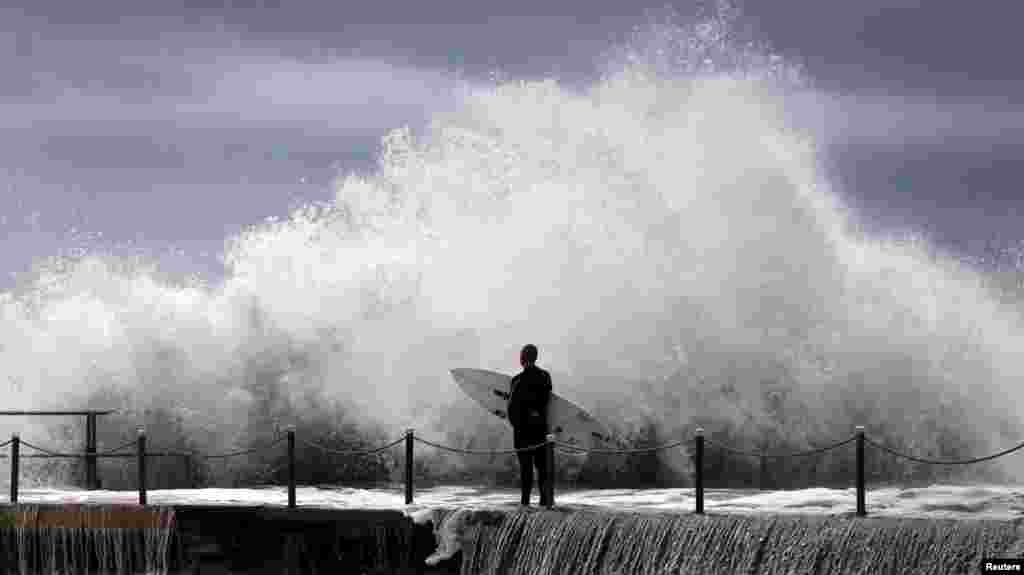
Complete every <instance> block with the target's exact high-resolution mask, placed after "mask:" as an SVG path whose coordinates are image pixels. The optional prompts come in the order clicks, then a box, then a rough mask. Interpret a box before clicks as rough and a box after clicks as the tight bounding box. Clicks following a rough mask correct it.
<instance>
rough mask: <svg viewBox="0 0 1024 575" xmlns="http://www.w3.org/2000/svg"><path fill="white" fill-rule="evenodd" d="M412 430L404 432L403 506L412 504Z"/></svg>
mask: <svg viewBox="0 0 1024 575" xmlns="http://www.w3.org/2000/svg"><path fill="white" fill-rule="evenodd" d="M412 444H413V430H411V429H406V430H405V504H406V505H411V504H412V491H413V460H412V447H413V446H412Z"/></svg>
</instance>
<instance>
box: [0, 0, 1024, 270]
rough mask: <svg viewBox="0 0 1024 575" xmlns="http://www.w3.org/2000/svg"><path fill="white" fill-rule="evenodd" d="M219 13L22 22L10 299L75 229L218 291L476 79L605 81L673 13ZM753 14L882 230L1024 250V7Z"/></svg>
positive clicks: (10, 100) (4, 173) (6, 247)
mask: <svg viewBox="0 0 1024 575" xmlns="http://www.w3.org/2000/svg"><path fill="white" fill-rule="evenodd" d="M212 4H215V3H213V2H191V1H190V2H183V3H182V2H179V3H175V2H138V1H135V2H129V1H118V2H109V1H106V2H104V1H97V2H89V3H71V2H56V1H51V0H45V1H32V2H28V1H26V2H24V5H23V6H18V5H17V4H16V3H13V2H8V3H6V4H4V5H3V6H2V7H0V69H3V71H4V73H3V76H2V78H0V133H2V135H0V240H2V243H0V273H3V277H0V288H2V287H4V286H10V285H12V283H13V279H12V278H11V277H10V276H9V274H10V273H12V272H13V273H17V272H22V271H24V270H26V269H28V268H29V267H30V265H31V262H32V261H33V260H35V259H36V258H39V257H45V256H50V255H55V254H57V253H59V252H61V251H62V250H67V249H69V248H70V247H72V246H73V244H74V241H73V238H72V236H73V235H74V234H73V233H71V232H70V230H71V229H72V228H75V229H76V233H77V232H85V233H95V232H102V233H103V235H104V237H105V240H104V241H105V242H107V243H108V244H109V245H116V244H124V243H132V244H133V245H135V246H137V247H138V248H140V249H142V250H145V251H152V252H157V253H161V254H164V255H163V256H162V257H163V260H164V263H165V265H167V266H168V268H169V269H170V270H171V271H172V272H174V271H177V272H185V271H199V272H203V273H216V270H217V265H216V260H215V258H214V255H215V254H216V253H217V252H218V251H219V250H220V248H221V247H222V243H223V241H224V239H225V237H227V236H229V235H230V234H232V233H234V232H236V231H237V230H239V229H240V228H241V227H242V226H244V225H247V224H252V223H257V222H259V221H261V220H262V219H264V218H265V217H267V216H273V215H282V214H284V213H285V212H286V210H287V209H288V207H289V206H290V205H293V204H295V203H296V202H300V201H308V200H317V199H323V198H326V197H328V195H329V191H328V190H327V189H326V187H325V186H326V184H327V182H328V181H329V179H330V177H331V176H333V175H335V174H336V173H337V170H338V169H367V168H369V167H370V166H371V165H372V161H373V159H374V157H375V155H376V153H377V148H378V145H379V139H380V137H381V136H382V135H383V134H384V133H385V132H386V131H387V130H388V129H391V128H394V127H399V126H401V125H403V124H407V123H411V124H413V125H415V124H416V123H418V122H421V121H422V120H423V119H424V118H426V117H427V116H428V115H429V114H430V113H431V112H433V111H436V110H439V109H443V108H444V107H445V106H448V105H450V103H451V102H450V97H449V95H448V94H449V90H450V87H451V85H452V81H453V78H454V77H455V70H456V68H459V69H461V70H462V73H464V74H466V75H468V76H470V77H480V78H484V77H486V76H487V75H488V74H489V73H490V72H491V71H492V70H493V69H495V68H500V69H501V70H503V71H504V72H505V73H507V74H508V75H511V76H514V77H539V76H544V75H552V74H554V75H556V77H557V78H559V80H560V81H563V82H566V83H570V84H572V83H582V82H585V81H586V79H587V78H590V77H593V75H594V74H595V73H596V71H597V70H598V69H599V66H600V63H601V60H602V57H603V54H604V53H605V52H606V51H607V50H608V49H609V48H611V47H612V46H613V43H616V42H622V41H624V40H626V39H627V38H629V36H630V34H631V33H632V30H633V29H634V27H635V26H642V25H644V24H645V23H646V22H648V21H649V20H648V19H649V17H651V15H652V14H653V17H655V18H658V17H660V15H663V14H664V13H665V11H664V9H663V6H664V3H661V2H658V3H655V2H651V3H645V2H623V1H588V2H576V1H574V2H550V1H547V2H536V1H517V2H469V1H467V2H423V3H404V2H402V3H399V2H328V1H322V2H285V1H282V2H221V3H220V6H219V7H211V5H212ZM648 4H649V5H648ZM748 4H749V5H747V6H742V11H743V14H744V17H743V19H742V21H741V22H742V24H743V25H744V26H747V27H749V28H750V29H751V31H750V32H751V33H752V34H753V35H754V37H755V38H756V39H757V40H758V41H761V42H764V43H767V44H769V45H770V46H772V47H773V48H775V49H777V50H778V51H780V52H781V53H782V54H783V55H785V56H786V57H787V58H789V59H791V60H792V61H795V62H799V63H802V64H803V65H804V66H805V68H806V70H807V72H808V75H809V76H810V77H811V78H812V79H813V81H814V84H815V87H816V88H817V89H818V92H817V93H816V95H814V96H810V95H809V96H808V99H807V101H806V102H802V103H801V102H796V101H794V105H793V107H794V109H793V110H792V112H793V114H794V116H795V118H796V122H797V123H802V124H803V125H805V126H807V127H809V128H810V129H812V130H814V131H815V132H816V133H818V134H819V135H820V138H821V141H822V143H824V144H825V145H826V146H827V150H826V154H825V155H826V157H827V160H828V162H827V163H828V166H829V169H830V172H831V175H832V177H833V181H834V182H835V184H836V185H837V187H838V188H839V189H840V190H841V191H842V193H843V194H844V196H846V197H847V198H848V199H849V201H850V203H852V204H854V205H857V206H858V207H859V208H860V209H861V210H862V211H863V213H865V214H866V215H868V216H870V217H871V218H872V220H873V221H874V222H875V223H876V224H877V225H878V226H879V227H882V228H885V229H899V228H901V227H904V226H913V227H917V228H922V229H926V230H928V231H929V232H931V233H932V234H934V235H935V236H936V237H937V238H939V239H941V240H942V241H943V242H945V243H947V244H949V245H953V246H958V247H961V248H965V249H975V247H976V246H977V245H979V242H984V241H986V240H988V239H990V238H991V237H992V236H997V237H999V238H1001V239H1003V240H1007V241H1008V240H1011V239H1014V238H1018V237H1019V233H1018V232H1017V230H1016V229H1017V227H1018V225H1017V215H1018V214H1017V213H1018V211H1019V210H1022V209H1024V193H1022V190H1021V186H1020V185H1019V183H1018V182H1019V180H1020V176H1021V167H1020V158H1021V152H1022V151H1024V120H1022V117H1024V75H1022V74H1021V69H1022V68H1021V66H1020V63H1019V54H1021V53H1024V45H1022V44H1024V40H1021V39H1020V38H1021V37H1020V35H1019V34H1018V33H1017V27H1018V26H1019V22H1021V21H1024V4H1021V3H1020V2H1015V1H1012V0H1011V1H1003V2H999V1H992V2H986V3H985V4H984V8H981V7H980V5H978V4H971V3H965V2H942V1H934V2H927V3H925V2H908V1H896V0H890V1H886V2H882V1H879V0H864V1H859V2H846V1H838V0H836V1H820V2H810V1H802V0H801V1H797V0H773V1H770V2H749V3H748ZM883 7H884V8H883ZM677 10H678V12H679V13H680V14H681V15H683V16H686V15H691V14H693V13H694V8H693V4H692V3H679V4H678V5H677ZM823 93H824V94H831V95H828V96H823V95H822V94H823ZM172 248H175V249H181V250H184V252H185V253H184V255H179V256H173V255H167V254H166V253H165V252H167V251H168V250H170V249H172ZM204 254H205V255H204Z"/></svg>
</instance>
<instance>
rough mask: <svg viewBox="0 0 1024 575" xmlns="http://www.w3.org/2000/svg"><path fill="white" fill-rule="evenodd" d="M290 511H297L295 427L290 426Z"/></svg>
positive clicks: (288, 431)
mask: <svg viewBox="0 0 1024 575" xmlns="http://www.w3.org/2000/svg"><path fill="white" fill-rule="evenodd" d="M287 433H288V509H295V426H294V425H289V426H288V430H287Z"/></svg>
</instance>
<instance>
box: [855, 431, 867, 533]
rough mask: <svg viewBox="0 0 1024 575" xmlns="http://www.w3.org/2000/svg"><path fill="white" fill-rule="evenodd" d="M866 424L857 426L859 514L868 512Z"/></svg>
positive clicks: (860, 515)
mask: <svg viewBox="0 0 1024 575" xmlns="http://www.w3.org/2000/svg"><path fill="white" fill-rule="evenodd" d="M864 499H865V497H864V426H863V425H858V426H857V516H858V517H864V516H865V515H867V514H868V511H867V508H866V507H867V506H866V505H865V502H864Z"/></svg>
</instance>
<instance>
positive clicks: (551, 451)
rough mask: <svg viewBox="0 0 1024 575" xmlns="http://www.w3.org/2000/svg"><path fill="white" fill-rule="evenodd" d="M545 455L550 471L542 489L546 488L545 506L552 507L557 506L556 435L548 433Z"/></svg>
mask: <svg viewBox="0 0 1024 575" xmlns="http://www.w3.org/2000/svg"><path fill="white" fill-rule="evenodd" d="M544 457H546V458H547V465H546V466H545V467H546V468H547V471H548V476H547V481H546V485H542V486H541V489H545V490H546V495H547V497H545V499H547V501H546V502H545V505H544V506H545V507H547V508H548V509H551V508H552V507H554V506H555V436H554V434H551V433H549V434H548V435H547V444H546V445H545V446H544Z"/></svg>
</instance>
